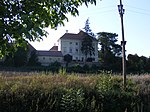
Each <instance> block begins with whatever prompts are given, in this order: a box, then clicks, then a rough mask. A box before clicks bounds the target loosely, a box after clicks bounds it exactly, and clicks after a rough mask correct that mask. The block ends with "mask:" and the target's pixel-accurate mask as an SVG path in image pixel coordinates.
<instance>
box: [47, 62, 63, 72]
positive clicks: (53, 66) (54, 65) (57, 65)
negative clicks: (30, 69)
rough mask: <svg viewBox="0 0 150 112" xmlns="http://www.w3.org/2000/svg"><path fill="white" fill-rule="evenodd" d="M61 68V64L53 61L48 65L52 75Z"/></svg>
mask: <svg viewBox="0 0 150 112" xmlns="http://www.w3.org/2000/svg"><path fill="white" fill-rule="evenodd" d="M60 68H61V63H59V62H57V61H55V62H53V63H51V64H50V65H49V70H50V71H52V72H53V73H55V72H58V71H59V70H60Z"/></svg>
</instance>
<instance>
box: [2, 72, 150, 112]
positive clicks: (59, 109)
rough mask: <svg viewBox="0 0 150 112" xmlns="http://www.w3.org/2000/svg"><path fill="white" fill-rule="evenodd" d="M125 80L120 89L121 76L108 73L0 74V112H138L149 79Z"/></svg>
mask: <svg viewBox="0 0 150 112" xmlns="http://www.w3.org/2000/svg"><path fill="white" fill-rule="evenodd" d="M127 79H128V80H127V88H126V90H124V88H123V86H122V76H120V75H119V76H118V75H112V74H108V73H107V74H105V73H102V74H97V75H94V74H92V75H90V74H86V75H85V74H75V73H74V74H67V73H66V71H65V69H62V70H61V71H59V73H57V74H52V73H50V72H40V73H38V72H32V73H27V72H0V112H124V110H125V109H128V111H129V112H139V111H138V109H137V108H138V107H139V106H141V105H139V104H142V105H143V104H144V105H145V102H146V101H147V99H145V98H147V96H149V94H150V91H149V87H150V76H149V75H142V76H137V75H136V76H132V75H128V78H127ZM143 97H144V98H143ZM148 101H150V100H148ZM141 102H142V103H141ZM137 105H138V107H137ZM147 105H148V106H147V107H144V108H145V112H149V110H150V109H149V104H147Z"/></svg>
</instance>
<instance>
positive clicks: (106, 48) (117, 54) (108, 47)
mask: <svg viewBox="0 0 150 112" xmlns="http://www.w3.org/2000/svg"><path fill="white" fill-rule="evenodd" d="M97 35H98V41H99V44H100V46H101V49H100V51H99V58H100V62H102V66H103V67H104V69H106V70H120V69H121V68H116V67H120V66H121V52H122V48H121V45H118V44H117V43H116V42H117V41H118V40H117V38H116V37H117V36H118V35H117V34H116V33H108V32H99V33H98V34H97Z"/></svg>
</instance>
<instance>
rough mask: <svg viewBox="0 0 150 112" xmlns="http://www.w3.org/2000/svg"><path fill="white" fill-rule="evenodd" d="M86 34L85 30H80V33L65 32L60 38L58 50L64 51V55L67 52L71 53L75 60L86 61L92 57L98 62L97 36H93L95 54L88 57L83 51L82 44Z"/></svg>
mask: <svg viewBox="0 0 150 112" xmlns="http://www.w3.org/2000/svg"><path fill="white" fill-rule="evenodd" d="M84 34H85V32H83V31H80V32H79V33H78V34H72V33H65V34H64V35H63V36H62V37H61V38H60V39H59V44H58V50H59V51H61V52H62V54H63V56H65V55H66V54H69V55H71V56H72V60H73V61H83V62H85V61H86V60H85V59H87V58H92V59H93V62H98V41H97V39H96V38H94V37H92V40H93V41H92V44H93V48H94V53H93V55H91V56H90V55H88V56H87V58H86V56H85V54H83V53H82V51H81V46H82V40H83V38H84V36H85V35H84Z"/></svg>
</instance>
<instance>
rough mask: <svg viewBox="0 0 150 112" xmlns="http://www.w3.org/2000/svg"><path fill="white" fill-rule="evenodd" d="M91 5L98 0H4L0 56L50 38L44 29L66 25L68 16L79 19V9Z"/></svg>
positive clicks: (0, 10) (0, 13) (0, 4)
mask: <svg viewBox="0 0 150 112" xmlns="http://www.w3.org/2000/svg"><path fill="white" fill-rule="evenodd" d="M89 3H90V4H96V0H0V44H1V46H0V56H2V55H5V54H7V53H8V52H10V51H13V50H14V48H16V47H18V46H23V45H25V40H29V41H35V40H40V39H42V38H43V36H46V35H47V32H46V31H45V30H44V28H46V27H49V26H50V27H51V28H53V29H54V28H57V27H58V25H64V21H65V20H67V21H68V18H67V14H71V15H73V16H77V15H78V14H79V12H78V9H77V8H78V7H79V6H81V5H83V4H85V5H86V6H88V4H89ZM10 43H13V45H11V46H10V45H9V44H10Z"/></svg>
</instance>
